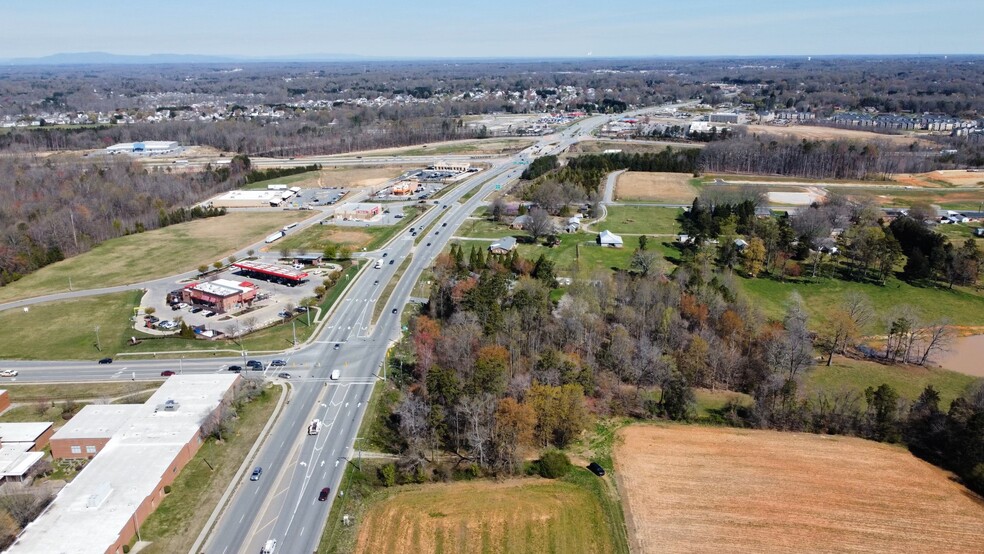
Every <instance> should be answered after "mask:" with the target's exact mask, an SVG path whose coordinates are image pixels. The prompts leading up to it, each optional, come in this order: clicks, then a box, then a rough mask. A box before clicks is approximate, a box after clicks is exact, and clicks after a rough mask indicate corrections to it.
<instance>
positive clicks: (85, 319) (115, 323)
mask: <svg viewBox="0 0 984 554" xmlns="http://www.w3.org/2000/svg"><path fill="white" fill-rule="evenodd" d="M142 296H143V292H142V291H128V292H121V293H116V294H104V295H100V296H90V297H86V298H79V299H75V300H64V301H60V302H47V303H43V304H37V305H35V306H31V308H30V310H29V311H27V312H25V311H23V310H21V309H14V310H6V311H3V312H0V329H3V332H2V333H0V356H3V357H4V358H7V359H21V360H41V359H43V360H67V359H86V358H89V359H92V360H97V359H99V358H102V357H104V356H111V355H113V354H115V353H117V352H119V351H121V350H123V349H124V348H125V346H124V342H125V341H126V339H127V337H129V336H130V335H131V334H132V333H130V332H129V331H128V330H130V329H131V328H130V317H131V316H132V314H133V308H134V307H135V306H137V305H138V303H139V302H140V298H141V297H142ZM96 327H98V328H99V346H100V347H101V349H97V347H96Z"/></svg>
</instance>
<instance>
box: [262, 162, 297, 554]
mask: <svg viewBox="0 0 984 554" xmlns="http://www.w3.org/2000/svg"><path fill="white" fill-rule="evenodd" d="M291 159H292V160H293V159H294V158H291ZM276 549H277V539H270V540H268V541H266V542H265V543H264V544H263V548H261V549H260V554H273V552H274V550H276Z"/></svg>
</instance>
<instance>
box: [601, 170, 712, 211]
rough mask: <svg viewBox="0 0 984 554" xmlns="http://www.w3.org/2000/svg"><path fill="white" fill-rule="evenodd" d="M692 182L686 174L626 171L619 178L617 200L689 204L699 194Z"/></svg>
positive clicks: (616, 189)
mask: <svg viewBox="0 0 984 554" xmlns="http://www.w3.org/2000/svg"><path fill="white" fill-rule="evenodd" d="M692 181H694V179H693V178H692V177H691V176H690V175H688V174H686V173H653V172H646V171H626V172H625V173H623V174H621V175H619V177H618V183H617V184H616V185H615V199H616V200H619V201H623V202H626V201H632V200H636V201H639V200H642V201H647V202H670V203H677V204H689V203H691V202H693V201H694V197H696V196H697V195H698V194H699V191H698V190H697V188H696V187H695V186H694V185H693V184H692Z"/></svg>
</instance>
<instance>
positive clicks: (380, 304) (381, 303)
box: [372, 254, 413, 325]
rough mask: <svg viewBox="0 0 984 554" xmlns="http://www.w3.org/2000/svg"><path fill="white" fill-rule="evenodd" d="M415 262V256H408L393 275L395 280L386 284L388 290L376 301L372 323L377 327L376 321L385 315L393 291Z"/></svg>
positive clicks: (384, 290)
mask: <svg viewBox="0 0 984 554" xmlns="http://www.w3.org/2000/svg"><path fill="white" fill-rule="evenodd" d="M412 260H413V254H407V257H406V258H405V259H404V260H403V263H401V264H400V267H399V268H398V269H397V270H396V273H394V274H393V278H392V279H390V280H389V282H388V283H386V288H384V289H383V293H382V294H380V295H379V299H377V300H376V305H375V306H374V307H373V309H372V323H373V324H374V325H375V323H376V320H377V319H379V315H380V314H382V313H383V308H385V307H386V303H387V302H389V298H390V296H392V295H393V290H394V289H396V285H397V284H398V283H399V282H400V279H402V278H403V274H404V273H406V272H407V269H408V268H409V267H410V262H411V261H412Z"/></svg>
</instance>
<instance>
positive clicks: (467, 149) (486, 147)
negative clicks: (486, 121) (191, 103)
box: [367, 139, 533, 156]
mask: <svg viewBox="0 0 984 554" xmlns="http://www.w3.org/2000/svg"><path fill="white" fill-rule="evenodd" d="M531 144H533V141H531V140H527V139H483V140H461V141H454V142H444V143H438V144H428V145H422V146H413V147H410V148H394V149H386V150H376V151H372V152H370V153H368V154H367V155H369V156H440V155H442V154H509V153H512V152H519V151H520V150H522V149H524V148H526V147H527V146H529V145H531Z"/></svg>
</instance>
